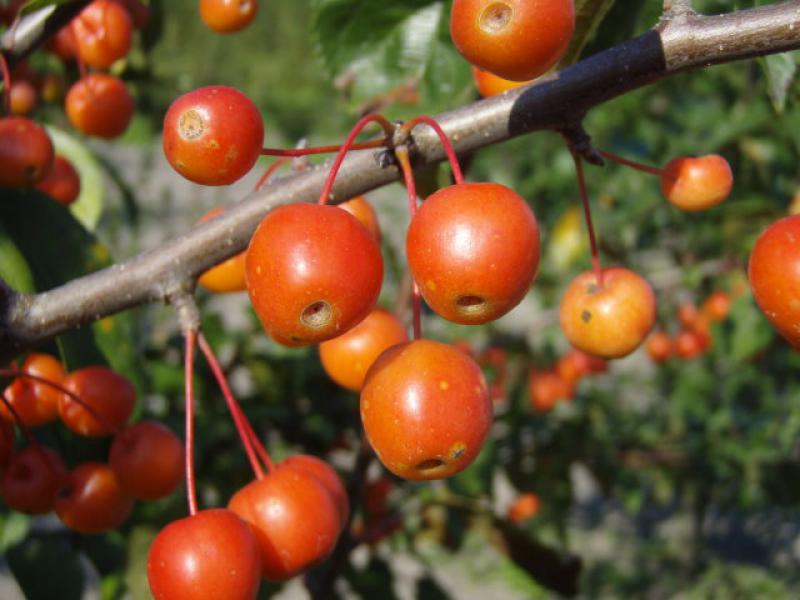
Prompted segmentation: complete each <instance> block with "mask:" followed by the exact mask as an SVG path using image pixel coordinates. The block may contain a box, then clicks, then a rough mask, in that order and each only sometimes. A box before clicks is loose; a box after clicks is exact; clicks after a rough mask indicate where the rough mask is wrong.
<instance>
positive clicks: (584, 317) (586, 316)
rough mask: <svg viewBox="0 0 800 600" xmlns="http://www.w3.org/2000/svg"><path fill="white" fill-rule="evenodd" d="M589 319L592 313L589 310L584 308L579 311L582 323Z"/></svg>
mask: <svg viewBox="0 0 800 600" xmlns="http://www.w3.org/2000/svg"><path fill="white" fill-rule="evenodd" d="M591 320H592V313H591V312H589V311H588V310H584V311H583V312H582V313H581V321H583V322H584V323H588V322H589V321H591Z"/></svg>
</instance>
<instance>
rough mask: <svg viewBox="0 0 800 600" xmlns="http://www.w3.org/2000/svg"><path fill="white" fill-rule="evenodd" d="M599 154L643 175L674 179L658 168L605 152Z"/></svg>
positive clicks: (601, 151)
mask: <svg viewBox="0 0 800 600" xmlns="http://www.w3.org/2000/svg"><path fill="white" fill-rule="evenodd" d="M597 152H598V153H599V154H600V156H602V157H603V158H606V159H608V160H610V161H612V162H615V163H618V164H620V165H625V166H626V167H631V168H634V169H636V170H637V171H642V172H643V173H649V174H650V175H657V176H658V177H664V176H667V177H672V176H671V175H669V174H668V173H667V172H666V171H664V169H659V168H658V167H651V166H650V165H645V164H643V163H640V162H636V161H635V160H629V159H627V158H623V157H621V156H618V155H616V154H612V153H611V152H607V151H605V150H599V149H598V150H597Z"/></svg>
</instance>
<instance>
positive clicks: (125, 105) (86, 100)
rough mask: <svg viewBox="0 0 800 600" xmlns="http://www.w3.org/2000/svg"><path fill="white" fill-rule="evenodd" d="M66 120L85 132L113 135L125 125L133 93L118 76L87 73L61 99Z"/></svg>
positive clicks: (132, 107) (129, 117)
mask: <svg viewBox="0 0 800 600" xmlns="http://www.w3.org/2000/svg"><path fill="white" fill-rule="evenodd" d="M64 105H65V109H66V112H67V117H69V121H70V123H72V125H73V126H74V127H75V128H76V129H79V130H80V131H82V132H83V133H85V134H87V135H94V136H97V137H101V138H114V137H117V136H118V135H121V134H122V133H124V132H125V130H126V129H127V128H128V124H129V123H130V122H131V118H132V117H133V110H134V103H133V97H131V95H130V93H129V92H128V88H126V87H125V84H124V83H122V80H120V79H118V78H117V77H114V76H113V75H108V74H106V73H89V74H88V75H85V76H84V77H82V78H81V79H79V80H78V81H77V82H76V83H74V84H73V85H72V87H71V88H70V89H69V92H67V97H66V98H65V99H64Z"/></svg>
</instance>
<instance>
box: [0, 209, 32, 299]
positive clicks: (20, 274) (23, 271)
mask: <svg viewBox="0 0 800 600" xmlns="http://www.w3.org/2000/svg"><path fill="white" fill-rule="evenodd" d="M0 279H3V280H4V281H5V282H6V283H7V284H8V285H10V286H11V287H12V288H14V289H15V290H18V291H20V292H33V291H34V289H35V288H34V286H33V275H32V274H31V270H30V268H29V267H28V263H27V261H26V260H25V257H24V256H23V255H22V253H21V252H20V251H19V249H18V248H17V245H16V244H15V243H14V242H13V241H12V240H11V238H10V237H9V235H8V232H6V230H5V228H3V226H2V224H0Z"/></svg>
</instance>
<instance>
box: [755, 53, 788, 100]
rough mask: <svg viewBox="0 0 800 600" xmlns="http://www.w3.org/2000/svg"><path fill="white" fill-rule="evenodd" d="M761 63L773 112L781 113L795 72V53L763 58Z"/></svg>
mask: <svg viewBox="0 0 800 600" xmlns="http://www.w3.org/2000/svg"><path fill="white" fill-rule="evenodd" d="M760 62H761V65H762V66H763V68H764V71H765V73H766V75H767V90H768V92H769V96H770V99H771V100H772V106H773V107H774V108H775V112H777V113H782V112H783V109H784V108H785V107H786V96H787V94H788V93H789V88H790V87H791V85H792V82H793V81H794V76H795V73H796V72H797V53H796V52H784V53H783V54H772V55H770V56H767V57H765V58H764V59H763V60H762V61H760Z"/></svg>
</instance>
